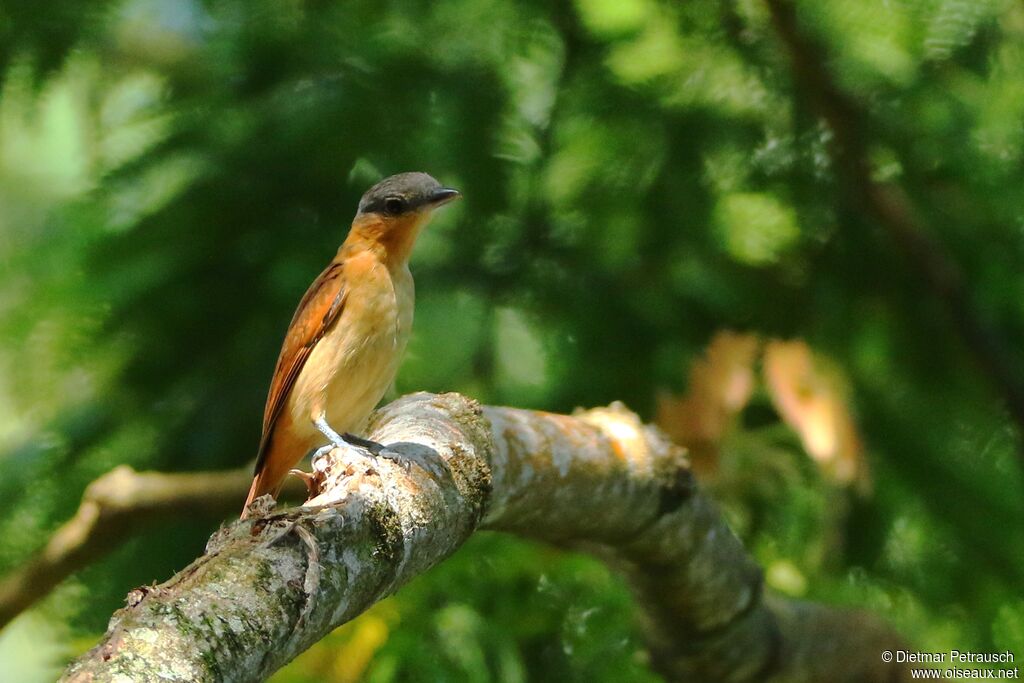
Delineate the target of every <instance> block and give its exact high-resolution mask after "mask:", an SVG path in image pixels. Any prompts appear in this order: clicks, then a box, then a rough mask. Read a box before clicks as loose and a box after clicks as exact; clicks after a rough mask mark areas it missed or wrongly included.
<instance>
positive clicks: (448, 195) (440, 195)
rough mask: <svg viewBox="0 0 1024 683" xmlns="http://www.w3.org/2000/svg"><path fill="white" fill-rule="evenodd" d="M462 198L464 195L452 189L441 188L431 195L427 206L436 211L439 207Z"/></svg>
mask: <svg viewBox="0 0 1024 683" xmlns="http://www.w3.org/2000/svg"><path fill="white" fill-rule="evenodd" d="M461 196H462V193H461V192H459V191H458V190H453V189H452V188H450V187H439V188H437V189H436V190H434V191H433V192H431V193H430V197H429V198H428V199H427V204H428V205H429V206H430V207H431V208H434V209H436V208H437V207H439V206H441V205H443V204H447V203H448V202H450V201H453V200H456V199H458V198H459V197H461Z"/></svg>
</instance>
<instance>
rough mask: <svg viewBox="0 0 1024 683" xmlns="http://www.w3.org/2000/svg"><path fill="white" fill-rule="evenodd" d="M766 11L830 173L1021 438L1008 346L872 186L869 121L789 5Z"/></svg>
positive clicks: (1023, 391)
mask: <svg viewBox="0 0 1024 683" xmlns="http://www.w3.org/2000/svg"><path fill="white" fill-rule="evenodd" d="M765 3H766V4H767V6H768V9H769V11H770V13H771V18H772V24H773V26H774V27H775V32H776V34H777V35H778V36H779V38H780V40H781V41H782V43H783V44H784V45H785V47H786V49H787V50H788V51H789V56H790V61H791V63H792V67H793V75H794V77H795V79H796V82H797V83H798V84H799V85H800V87H801V89H802V90H803V92H804V93H806V95H807V96H808V98H809V99H810V101H811V103H812V105H813V106H814V108H815V109H817V110H818V112H819V114H820V115H821V116H822V117H823V118H824V119H825V122H826V123H827V124H828V127H829V128H830V129H831V131H832V134H833V139H832V144H831V150H832V156H833V161H834V166H835V168H836V171H837V173H839V174H840V175H841V176H842V177H843V178H844V180H845V187H846V189H847V190H848V191H849V193H850V195H851V199H852V201H853V202H854V204H855V205H856V206H858V207H861V208H862V209H863V210H864V212H865V213H866V214H867V215H868V217H869V218H870V219H871V220H872V221H873V222H875V223H877V224H878V225H880V226H881V227H882V228H884V229H885V230H886V231H887V232H888V233H889V235H890V236H891V237H892V239H893V241H894V242H895V243H896V244H897V246H898V247H899V248H900V249H902V251H903V253H904V254H905V255H906V257H907V260H908V263H909V264H910V266H911V267H912V268H914V269H915V270H916V271H917V275H918V277H919V278H920V279H921V280H922V281H923V282H924V283H925V285H926V286H927V287H928V288H929V289H930V290H931V292H932V294H933V295H934V296H935V297H936V299H938V301H939V302H940V303H941V304H942V305H943V307H944V308H945V309H946V312H947V314H948V315H949V318H950V320H951V322H952V324H953V326H954V328H955V329H956V331H957V332H958V334H959V336H960V337H961V339H962V340H963V342H964V344H965V346H966V347H967V349H968V351H969V352H970V353H971V355H972V356H973V357H974V359H975V362H976V363H977V364H978V366H979V367H980V368H981V369H982V371H983V372H984V373H985V374H986V375H987V376H988V379H989V382H990V383H991V385H992V386H993V387H994V388H995V390H996V391H997V392H998V394H999V395H1000V397H1001V398H1002V400H1003V402H1004V403H1005V405H1006V407H1007V409H1008V411H1009V413H1010V417H1011V419H1013V420H1014V422H1016V424H1017V428H1018V431H1019V432H1020V433H1021V434H1024V380H1022V377H1021V367H1020V364H1019V362H1018V361H1016V360H1015V359H1014V357H1013V355H1012V354H1011V352H1010V348H1011V347H1010V345H1009V344H1007V342H1006V341H1005V339H1004V338H1003V335H1002V334H1001V332H1000V331H999V330H997V329H996V327H995V326H994V325H993V324H992V323H991V321H989V320H986V319H985V317H984V316H983V315H981V314H980V313H979V312H978V311H977V310H976V309H975V307H974V304H973V302H972V300H971V296H970V292H969V291H968V289H967V285H966V284H965V280H964V276H963V273H962V271H961V269H960V267H959V265H958V264H957V263H956V261H954V260H953V259H952V257H950V255H949V254H947V253H946V251H945V249H944V248H943V246H942V244H941V243H940V242H939V241H938V240H936V239H935V238H934V237H933V236H932V234H931V232H930V231H929V230H928V227H927V226H926V225H925V224H924V223H923V222H922V221H921V218H920V214H919V212H918V210H917V208H916V207H915V206H914V203H913V201H912V200H911V199H910V197H909V196H908V195H907V194H906V192H904V191H903V189H902V188H901V187H899V186H898V185H895V184H892V183H879V182H875V181H874V180H873V179H872V177H871V166H870V163H869V161H868V152H867V150H868V144H867V137H866V135H865V132H864V128H865V125H866V122H867V120H868V119H867V115H866V114H865V113H864V112H863V111H862V110H861V108H860V107H859V106H858V105H857V103H856V101H855V100H854V99H853V98H852V97H850V96H849V95H848V94H847V93H845V92H843V90H842V89H841V88H840V87H839V86H838V85H837V84H836V83H835V81H834V80H833V78H832V76H831V74H830V73H829V71H828V67H827V66H826V64H827V62H828V60H827V54H826V52H825V50H824V49H823V48H822V47H821V46H820V45H818V44H817V43H816V42H815V41H814V40H813V39H812V38H811V37H810V36H808V35H806V34H805V33H804V32H803V31H802V30H801V28H800V26H799V22H798V20H797V16H796V9H795V8H794V5H793V3H792V1H791V0H765ZM1021 455H1022V457H1024V453H1022V454H1021Z"/></svg>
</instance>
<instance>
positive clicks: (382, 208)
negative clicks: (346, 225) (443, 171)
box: [352, 173, 462, 260]
mask: <svg viewBox="0 0 1024 683" xmlns="http://www.w3.org/2000/svg"><path fill="white" fill-rule="evenodd" d="M460 196H462V195H461V194H460V193H459V191H458V190H453V189H452V188H450V187H444V186H442V185H441V183H439V182H437V180H435V179H434V178H433V177H431V176H429V175H427V174H426V173H399V174H398V175H393V176H390V177H388V178H385V179H384V180H382V181H380V182H379V183H377V184H376V185H374V186H373V187H371V188H370V189H369V190H367V191H366V194H364V195H363V198H362V199H361V200H360V201H359V211H358V212H357V213H356V217H355V220H354V221H353V223H352V227H353V230H354V231H358V232H359V233H361V234H362V235H363V236H364V237H367V238H370V239H373V240H375V241H377V242H379V243H380V244H381V245H382V246H384V247H385V248H386V249H387V250H388V252H389V255H390V257H392V258H397V259H403V260H404V259H406V258H408V256H409V251H410V250H411V249H412V245H413V242H415V241H416V236H417V235H418V234H419V231H420V229H421V228H422V227H423V226H424V225H426V224H427V221H429V220H430V217H431V215H432V214H433V212H434V211H435V210H436V209H438V208H439V207H441V206H444V205H445V204H447V203H448V202H450V201H452V200H454V199H458V198H459V197H460Z"/></svg>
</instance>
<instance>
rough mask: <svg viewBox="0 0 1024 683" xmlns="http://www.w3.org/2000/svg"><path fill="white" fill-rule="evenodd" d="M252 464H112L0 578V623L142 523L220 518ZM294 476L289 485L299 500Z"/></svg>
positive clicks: (241, 492)
mask: <svg viewBox="0 0 1024 683" xmlns="http://www.w3.org/2000/svg"><path fill="white" fill-rule="evenodd" d="M251 482H252V468H251V467H243V468H240V469H237V470H228V471H221V472H189V473H182V474H167V473H162V472H136V471H135V470H133V469H132V468H131V467H128V466H127V465H122V466H120V467H116V468H114V469H112V470H111V471H109V472H107V473H106V474H104V475H103V476H102V477H100V478H98V479H96V480H95V481H94V482H92V483H91V484H89V486H88V487H86V489H85V493H84V494H83V495H82V502H81V504H80V505H79V507H78V511H77V512H76V513H75V516H74V517H72V518H71V519H70V520H68V521H67V522H65V523H64V524H63V525H62V526H61V527H60V528H59V529H57V531H55V532H54V533H53V535H52V536H51V537H50V539H49V540H48V541H47V542H46V545H44V546H43V547H42V549H40V550H39V551H38V552H37V553H36V554H35V555H33V556H32V557H31V558H30V559H29V560H28V561H27V562H25V563H24V564H22V565H21V566H19V567H18V568H16V569H14V570H13V571H11V572H10V573H9V574H7V575H6V576H4V577H3V578H2V579H0V628H3V627H4V626H6V625H7V624H8V623H9V622H10V621H11V620H12V619H14V617H16V616H18V615H19V614H20V613H21V612H23V611H25V610H26V609H28V608H29V607H31V606H32V605H34V604H35V603H36V602H37V601H39V600H41V599H42V598H44V597H46V595H48V594H49V593H50V591H52V590H53V589H54V588H56V587H57V585H58V584H60V582H61V581H63V580H64V579H66V578H67V577H69V576H70V575H71V574H73V573H75V572H76V571H78V570H79V569H82V568H83V567H85V566H87V565H89V564H91V563H93V562H95V561H96V560H98V559H99V558H100V557H103V556H104V555H106V554H107V553H108V552H110V551H111V550H113V549H114V548H116V547H117V546H119V545H120V544H122V543H124V542H125V541H126V540H128V538H129V537H130V536H132V535H134V534H137V533H140V532H141V531H143V530H144V529H146V528H148V527H149V526H151V525H153V524H155V523H157V522H160V521H163V520H169V519H175V518H178V517H181V516H192V515H202V516H206V517H209V518H211V519H218V520H219V519H223V518H224V517H225V516H227V515H230V514H232V513H235V512H237V511H238V509H239V505H240V503H239V501H240V500H242V499H243V498H244V496H245V492H246V491H247V490H248V489H249V484H250V483H251ZM301 488H302V487H301V485H300V483H299V482H298V481H292V482H289V483H288V487H287V493H288V495H289V497H293V498H298V495H297V493H298V491H299V490H300V489H301Z"/></svg>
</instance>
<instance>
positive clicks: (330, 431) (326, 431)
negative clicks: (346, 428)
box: [313, 413, 348, 448]
mask: <svg viewBox="0 0 1024 683" xmlns="http://www.w3.org/2000/svg"><path fill="white" fill-rule="evenodd" d="M313 424H314V425H316V428H317V429H319V430H320V433H321V434H323V435H324V436H326V437H327V440H328V441H330V442H331V444H332V445H334V446H337V447H338V448H344V447H345V446H346V445H347V443H348V442H346V441H345V439H344V437H342V436H341V434H339V433H338V432H336V431H334V428H333V427H331V425H329V424H327V416H326V415H324V414H323V413H320V415H319V416H318V417H317V418H316V419H315V420H313Z"/></svg>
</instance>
